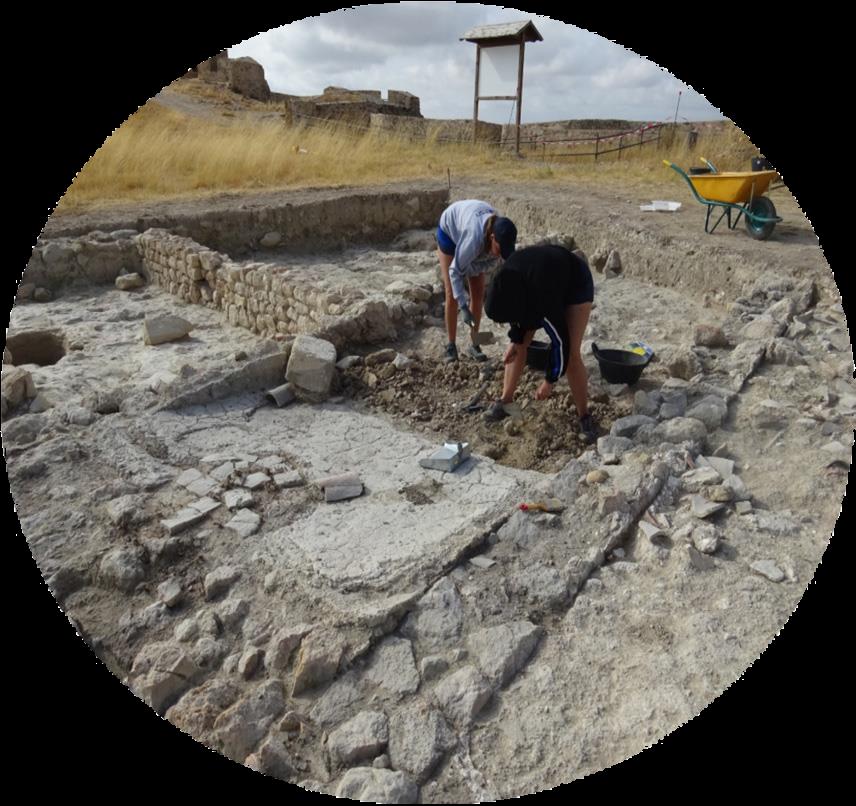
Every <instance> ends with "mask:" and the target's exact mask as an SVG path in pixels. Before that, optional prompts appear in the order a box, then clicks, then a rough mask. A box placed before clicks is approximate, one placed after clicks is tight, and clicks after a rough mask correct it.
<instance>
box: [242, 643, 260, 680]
mask: <svg viewBox="0 0 856 806" xmlns="http://www.w3.org/2000/svg"><path fill="white" fill-rule="evenodd" d="M262 657H263V653H262V651H261V650H260V649H257V648H256V647H250V648H249V649H247V650H245V651H244V653H243V654H242V655H241V657H240V659H239V660H238V674H240V675H241V677H243V678H244V680H249V679H250V678H251V677H252V676H253V675H254V674H255V672H256V669H258V668H259V666H260V665H261V661H262Z"/></svg>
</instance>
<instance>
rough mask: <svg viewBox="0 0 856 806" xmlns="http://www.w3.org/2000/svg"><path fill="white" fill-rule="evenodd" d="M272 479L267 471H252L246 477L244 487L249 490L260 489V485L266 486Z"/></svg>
mask: <svg viewBox="0 0 856 806" xmlns="http://www.w3.org/2000/svg"><path fill="white" fill-rule="evenodd" d="M269 481H270V476H269V475H268V474H267V473H250V475H249V476H247V477H246V478H245V479H244V487H246V488H247V489H248V490H258V489H259V487H264V486H265V484H267V483H268V482H269Z"/></svg>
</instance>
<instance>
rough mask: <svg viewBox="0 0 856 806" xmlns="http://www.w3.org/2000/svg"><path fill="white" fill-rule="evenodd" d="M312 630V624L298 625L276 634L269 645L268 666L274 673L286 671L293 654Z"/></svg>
mask: <svg viewBox="0 0 856 806" xmlns="http://www.w3.org/2000/svg"><path fill="white" fill-rule="evenodd" d="M311 630H312V625H311V624H297V625H295V626H293V627H285V628H284V629H281V630H279V631H277V632H276V633H274V635H273V636H272V637H271V639H270V643H269V644H268V651H267V655H268V664H269V666H270V668H271V669H272V670H274V671H278V670H282V669H285V668H286V667H287V666H288V661H289V660H290V659H291V654H292V652H294V650H295V649H296V648H297V646H298V645H299V644H300V642H301V641H302V640H303V638H304V637H305V636H306V635H308V634H309V633H310V631H311Z"/></svg>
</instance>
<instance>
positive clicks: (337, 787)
mask: <svg viewBox="0 0 856 806" xmlns="http://www.w3.org/2000/svg"><path fill="white" fill-rule="evenodd" d="M310 197H311V194H308V195H307V198H306V199H304V200H302V201H300V202H298V203H292V202H291V201H289V202H287V203H283V204H279V205H277V204H274V203H271V204H267V205H259V206H252V205H250V206H247V207H245V208H243V209H237V210H234V209H233V210H222V209H221V210H217V209H214V208H212V209H209V210H201V211H200V212H199V213H198V214H192V215H188V214H176V215H173V216H170V215H168V214H164V215H163V216H161V217H157V218H155V217H149V218H139V219H138V218H128V219H123V218H121V217H118V218H117V217H110V218H108V219H106V220H105V221H104V224H103V226H102V229H100V230H97V231H91V230H90V229H88V228H82V229H80V228H77V227H76V226H75V225H74V224H73V223H72V224H67V225H64V224H63V222H62V220H57V221H55V222H51V225H50V226H49V228H48V230H47V231H46V233H45V235H44V237H43V238H42V239H41V240H40V242H39V243H38V245H37V247H36V249H35V250H34V254H33V257H32V259H31V261H30V264H29V266H28V268H27V270H26V272H25V278H24V279H25V281H26V282H25V285H26V289H25V292H26V293H25V294H21V297H20V300H19V304H18V305H16V307H15V309H14V311H13V316H12V326H11V328H10V331H9V338H8V340H7V345H6V346H7V350H8V352H7V353H4V368H3V403H4V414H3V416H4V428H3V441H4V448H5V449H6V450H7V452H8V453H7V455H8V456H9V473H10V482H11V486H12V491H13V494H14V497H15V501H16V504H17V506H18V513H19V517H20V520H21V526H22V529H23V531H24V533H25V535H26V536H27V539H28V541H29V543H30V546H31V548H32V550H33V553H34V556H35V557H36V560H37V562H38V564H39V567H40V569H41V570H42V572H43V574H44V576H45V577H46V579H47V580H48V582H49V585H50V587H51V590H52V591H53V593H54V595H55V596H56V598H57V599H58V600H59V602H60V603H61V604H62V606H63V607H64V609H65V610H66V612H68V613H69V615H70V617H72V618H74V619H75V622H76V623H78V624H79V625H80V629H81V631H82V634H84V635H86V636H87V639H88V640H90V641H91V643H92V645H93V646H94V647H97V648H98V649H97V651H98V652H99V653H100V652H104V653H109V656H110V658H111V664H112V668H114V669H115V670H116V671H117V673H118V674H119V675H120V676H121V677H122V678H123V679H124V681H125V682H126V683H127V685H128V686H129V687H130V688H131V689H132V690H133V691H134V692H135V693H136V694H137V695H138V696H139V697H140V698H141V699H143V700H144V701H145V702H146V703H148V704H149V705H150V706H151V707H152V708H153V709H154V710H155V711H157V712H158V713H159V714H162V715H164V716H165V717H166V718H167V719H168V720H169V721H170V722H171V723H172V724H174V725H176V726H178V727H179V728H180V729H182V730H183V731H185V732H187V733H188V734H190V735H191V736H193V737H194V738H195V739H197V740H198V741H200V742H203V743H205V744H206V745H208V746H209V747H212V748H214V749H216V750H217V751H218V752H220V753H222V754H223V755H225V756H226V757H228V758H229V759H232V760H234V761H236V762H238V763H241V764H245V765H246V766H248V767H250V768H252V769H255V770H258V771H260V772H262V773H264V774H265V775H269V776H272V777H276V778H281V779H283V780H287V781H290V782H292V783H298V784H300V785H301V786H303V787H304V788H307V789H310V790H314V791H318V792H324V793H326V794H335V795H337V796H339V797H346V798H354V799H360V800H370V801H375V802H385V803H412V802H417V801H420V802H425V803H428V802H470V801H478V800H495V799H499V798H503V797H513V796H516V795H520V794H524V793H526V792H534V791H537V790H540V789H543V788H545V787H551V786H555V785H557V784H558V783H560V782H562V781H564V780H568V779H569V778H572V777H579V776H582V775H585V774H587V773H590V772H594V771H596V770H597V769H599V768H601V767H604V766H609V765H610V764H614V763H617V762H618V761H620V760H622V759H623V758H624V757H626V755H627V754H628V753H633V752H636V751H637V750H641V749H642V748H643V747H644V746H646V745H648V744H651V743H652V742H654V741H656V740H657V739H658V738H659V737H660V736H662V735H665V734H666V733H669V732H670V731H671V730H673V729H674V728H675V727H677V726H678V725H679V724H681V723H682V722H683V721H685V720H686V719H689V718H691V717H692V716H693V715H695V714H696V713H698V712H699V711H700V710H701V709H702V708H703V707H704V706H705V705H706V704H707V703H709V702H710V701H711V700H712V699H713V698H715V697H716V696H717V695H718V694H719V693H720V692H721V691H722V690H723V689H724V688H725V687H727V686H728V685H729V684H730V683H731V682H732V681H733V680H735V679H736V678H737V677H738V676H739V674H741V673H742V671H743V670H744V669H745V668H746V667H747V666H748V665H749V663H751V662H752V661H753V660H754V659H755V658H756V657H757V655H758V653H759V652H760V651H762V650H763V648H764V646H765V645H766V643H767V642H768V641H769V640H770V639H771V638H772V636H773V635H774V634H775V632H776V630H777V629H778V628H779V627H780V626H781V619H782V618H786V617H787V614H788V613H790V612H791V611H792V609H793V606H794V602H795V600H798V599H799V597H800V595H801V590H802V586H803V585H804V584H805V583H806V582H807V581H808V579H809V578H810V576H811V574H812V573H813V569H814V568H815V566H816V564H817V562H818V559H819V552H820V551H822V546H820V544H819V542H817V541H816V539H815V537H813V533H812V531H811V530H813V529H817V530H818V531H825V532H827V533H828V532H829V527H831V524H832V523H834V518H835V516H836V515H837V506H838V503H839V501H840V493H842V492H843V484H844V478H845V477H846V476H844V475H843V474H846V467H847V466H849V461H850V447H849V446H848V445H847V444H846V443H847V442H849V439H848V438H847V436H846V433H845V432H846V430H847V427H848V424H849V423H850V422H852V419H853V417H854V416H856V397H854V395H853V392H852V388H851V386H850V385H849V384H848V383H846V382H845V378H844V375H843V371H842V370H843V367H844V365H845V364H847V363H848V361H849V364H850V365H852V355H851V354H850V346H849V340H848V339H847V333H846V326H845V322H844V318H843V312H842V311H841V310H840V306H839V305H838V304H837V302H836V299H835V296H834V287H833V286H831V282H830V280H829V278H827V277H826V276H825V275H824V274H823V272H822V270H821V268H822V263H818V264H817V268H816V269H813V270H812V271H811V272H809V273H808V276H805V273H804V272H803V273H794V274H788V273H787V272H786V271H785V270H784V269H783V268H782V266H780V265H778V264H777V263H776V262H775V261H774V260H773V259H770V258H766V257H757V254H756V257H755V258H752V257H751V254H753V253H750V252H745V253H743V254H742V255H741V254H738V252H735V253H734V254H732V255H730V256H728V257H727V259H728V261H729V265H730V266H733V267H734V270H733V271H730V272H729V274H728V277H727V278H725V277H723V276H722V274H721V273H720V274H719V275H718V276H717V277H711V274H712V273H713V272H712V264H711V263H710V262H709V260H708V259H707V258H706V257H704V255H702V256H701V257H699V258H698V259H697V260H694V261H688V260H687V254H688V251H689V246H688V243H681V244H677V245H676V246H675V248H673V249H665V248H664V244H663V240H662V238H661V237H659V236H658V235H657V234H656V232H655V231H647V232H646V231H645V229H644V227H645V224H644V222H641V223H640V222H634V223H632V224H631V225H629V226H628V228H627V229H626V231H623V232H622V233H621V234H620V235H617V234H616V223H615V222H614V221H610V222H605V223H601V224H600V227H601V228H600V229H598V224H597V222H594V221H591V220H584V219H582V218H573V216H575V215H580V216H582V215H584V214H582V213H575V212H574V211H571V212H570V213H569V210H568V206H567V205H566V204H563V203H560V202H556V203H555V204H554V205H551V203H550V201H549V200H544V201H541V202H539V203H537V204H536V203H534V202H533V201H532V200H531V198H530V197H529V196H527V195H526V194H525V193H521V194H519V195H515V194H514V192H513V191H511V192H509V193H508V195H507V196H503V197H502V198H499V199H498V200H497V204H498V205H499V204H501V208H502V209H503V210H504V211H507V213H508V214H509V215H510V216H512V217H513V218H514V219H515V221H516V222H517V223H518V226H519V230H520V233H521V243H526V242H530V243H531V242H534V241H536V240H539V239H541V238H544V237H547V238H548V239H555V238H558V239H559V240H561V241H563V242H567V243H571V242H572V241H574V239H573V238H572V237H570V236H567V235H551V234H550V233H554V232H560V233H572V232H573V233H583V235H582V236H581V237H579V238H578V239H576V241H577V242H578V243H577V245H578V246H582V247H583V248H584V250H586V251H587V253H588V254H589V255H590V257H591V264H592V266H593V268H594V269H595V271H596V272H597V284H598V296H597V300H598V308H597V310H596V311H595V313H594V315H593V319H592V327H591V335H592V337H596V338H601V337H603V336H604V335H606V334H607V333H610V332H613V333H614V332H615V330H616V329H617V328H626V327H628V325H629V324H632V323H634V322H637V321H641V319H640V317H645V321H646V322H647V323H648V327H649V329H650V330H651V331H652V332H654V331H656V332H658V333H659V334H660V337H659V338H660V341H662V345H660V343H659V342H658V357H659V361H658V362H656V363H654V364H652V365H651V367H649V369H648V370H646V375H645V382H644V383H640V388H638V389H629V388H627V387H623V388H621V387H618V388H612V387H607V386H603V385H601V384H599V382H598V381H597V369H596V367H594V366H592V367H591V374H592V380H593V385H594V386H596V387H599V393H602V394H604V395H607V396H609V397H612V398H613V399H616V400H620V401H623V403H622V405H624V406H625V409H626V413H625V416H622V417H619V418H617V419H615V421H614V422H612V423H611V424H610V428H609V433H605V434H604V435H603V436H602V437H601V438H600V440H599V441H598V442H597V444H596V445H595V446H592V447H591V448H589V449H588V450H586V451H584V452H583V453H582V454H580V455H578V456H576V457H574V458H573V459H572V460H570V461H568V462H567V463H565V464H564V465H563V466H562V468H561V469H560V470H559V471H558V472H555V473H541V472H534V471H531V470H521V469H518V468H513V467H509V466H506V465H503V464H502V463H500V462H497V461H493V460H492V459H490V458H488V457H487V456H486V455H484V454H481V453H479V452H478V451H474V452H473V455H472V456H471V457H470V458H469V459H468V460H467V462H465V463H464V464H463V465H462V466H461V467H460V468H459V469H458V470H455V471H454V472H449V473H443V472H442V471H439V470H426V469H424V468H422V467H420V465H419V462H418V459H419V457H422V456H426V455H429V454H430V453H431V451H432V450H433V449H434V447H435V445H436V440H438V439H440V440H441V439H443V438H445V437H447V436H452V435H446V434H441V433H436V434H435V435H434V437H433V438H429V437H426V435H425V432H418V431H416V430H414V429H408V428H406V427H404V426H403V425H402V424H401V422H398V421H397V422H393V423H391V422H390V421H389V420H388V419H386V418H384V417H383V416H380V415H379V414H378V413H377V411H376V410H372V411H366V410H365V409H363V408H361V407H359V406H357V405H355V404H354V402H353V401H351V400H349V399H348V398H347V397H344V396H343V395H342V394H341V393H340V391H341V390H339V389H338V388H337V386H336V383H337V379H341V378H342V377H346V376H348V374H349V373H350V376H349V377H358V378H359V379H361V380H362V381H364V382H365V383H366V384H369V380H368V379H369V378H370V377H373V378H374V384H375V392H376V393H377V396H378V399H381V400H382V399H384V398H383V396H384V395H386V398H388V401H387V402H389V403H392V402H394V401H395V394H396V393H397V392H395V390H394V388H393V383H394V381H395V379H401V378H404V379H408V378H412V379H415V382H416V383H420V380H419V378H420V376H419V375H418V365H419V362H420V357H419V356H416V357H414V356H412V355H405V354H404V353H402V352H401V351H399V350H398V349H397V348H396V347H388V348H385V349H377V347H378V346H380V345H383V344H393V345H395V344H397V343H398V342H397V340H399V339H401V338H402V337H406V336H407V335H408V334H410V333H412V331H413V330H418V329H419V328H428V327H432V326H433V327H436V326H437V325H436V323H433V319H434V318H436V315H437V313H438V306H439V305H440V304H441V301H442V291H441V287H439V285H438V283H437V275H436V257H435V255H434V253H433V248H434V247H433V241H432V236H431V228H432V227H433V226H434V224H435V222H436V220H437V217H438V216H439V212H440V211H441V210H442V208H443V206H444V205H445V204H446V203H447V201H448V197H447V195H446V191H442V192H441V191H436V190H432V191H425V192H421V193H417V192H413V191H412V190H402V191H392V190H383V191H381V190H376V191H364V192H361V193H358V194H352V195H348V194H321V195H320V196H319V197H318V198H310ZM414 228H415V230H414ZM617 242H620V245H621V258H620V259H619V257H618V254H617V249H614V248H608V247H614V246H615V245H616V243H617ZM346 245H347V247H348V248H347V249H343V247H344V246H346ZM381 245H384V248H383V249H382V248H381ZM806 254H807V255H808V254H809V253H808V252H806ZM738 256H739V257H740V258H741V259H740V260H737V259H736V257H738ZM732 258H735V259H732ZM723 259H724V258H723V254H722V253H721V252H720V253H716V254H715V255H713V257H712V258H710V260H715V261H719V260H723ZM753 261H754V262H753ZM767 261H769V262H767ZM23 288H24V285H22V289H23ZM681 291H682V292H683V296H682V295H681ZM705 294H727V295H728V297H729V298H730V299H732V300H733V302H732V304H730V305H729V306H728V307H727V308H725V307H722V308H719V309H717V310H718V311H719V312H720V313H719V315H718V316H714V315H713V314H711V309H712V307H713V306H712V303H711V300H712V299H714V298H713V297H710V296H708V297H705ZM670 310H678V311H679V312H680V317H679V318H680V322H679V323H678V324H680V325H682V326H683V327H684V330H680V329H679V328H678V324H676V320H675V319H674V318H671V319H670V318H669V314H668V312H669V311H670ZM687 323H689V325H688V324H687ZM687 327H688V328H689V330H688V331H687V330H686V328H687ZM670 328H671V330H670ZM421 360H422V361H423V363H424V362H426V361H427V359H426V358H425V357H424V356H423V357H422V358H421ZM456 381H457V378H456V376H455V375H454V373H450V374H449V375H448V376H447V378H446V382H447V383H454V382H456ZM286 384H291V385H292V386H293V391H294V392H295V395H294V396H289V395H284V394H283V395H277V397H276V398H275V400H276V402H272V401H271V399H270V398H269V396H268V395H267V394H266V393H267V392H269V391H270V390H272V389H273V388H274V387H276V388H277V389H279V388H280V387H281V386H282V385H286ZM311 392H316V393H318V396H317V397H312V395H307V393H311ZM389 393H391V394H389ZM294 398H296V399H294ZM39 399H41V400H40V403H39V404H38V405H34V404H35V403H36V401H37V400H39ZM289 401H293V402H289ZM525 416H529V414H528V413H526V415H525ZM515 427H516V428H524V429H525V427H526V424H525V417H524V423H523V425H519V424H516V425H515ZM509 431H513V429H509ZM503 433H505V432H503ZM780 444H784V445H786V446H788V450H790V451H791V453H792V455H798V456H799V458H800V464H801V467H802V468H803V469H804V471H805V473H806V475H807V476H808V478H807V479H805V482H804V484H803V487H800V488H798V489H795V490H794V491H792V492H791V496H792V500H789V499H788V498H787V497H785V496H784V495H782V494H781V493H780V489H781V482H782V473H781V467H780V460H778V459H777V458H776V457H775V456H771V457H770V458H769V460H768V459H767V458H766V454H769V453H771V452H775V451H776V449H777V447H776V446H778V445H780ZM747 445H749V446H750V448H749V449H748V450H750V453H747V452H746V451H747ZM765 461H769V463H770V466H769V469H768V470H767V471H766V472H767V475H768V476H769V478H767V479H766V481H765V475H764V472H762V471H759V469H758V466H759V465H761V466H763V465H764V463H765ZM812 474H817V475H818V476H821V475H822V476H823V478H826V479H829V482H828V483H829V485H830V487H831V489H829V490H825V491H824V492H818V487H817V484H816V482H815V478H814V477H813V475H812ZM765 485H766V486H765ZM521 501H528V502H539V501H542V502H543V501H552V502H558V504H557V505H556V504H552V505H551V508H550V510H549V511H540V510H539V509H538V508H534V509H532V510H530V511H523V510H521V509H520V508H519V506H518V505H519V503H520V502H521ZM799 502H802V503H806V504H810V506H809V507H808V508H807V509H803V510H800V509H798V507H799ZM782 614H785V615H784V616H783V615H782ZM98 624H102V625H103V624H110V625H112V626H111V628H110V629H105V628H103V627H98V626H97V625H98ZM92 630H95V631H96V632H95V634H93V632H92Z"/></svg>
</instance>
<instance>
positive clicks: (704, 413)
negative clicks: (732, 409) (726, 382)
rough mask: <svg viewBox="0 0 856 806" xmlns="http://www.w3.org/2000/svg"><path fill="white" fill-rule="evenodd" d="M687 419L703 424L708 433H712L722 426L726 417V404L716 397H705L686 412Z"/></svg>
mask: <svg viewBox="0 0 856 806" xmlns="http://www.w3.org/2000/svg"><path fill="white" fill-rule="evenodd" d="M686 416H687V417H693V418H695V419H696V420H700V421H701V422H703V423H704V424H705V426H706V427H707V429H708V431H714V430H715V429H717V428H719V427H720V426H721V425H722V421H723V420H724V419H725V418H726V417H727V416H728V404H727V403H726V402H725V401H724V400H723V399H722V398H721V397H718V396H717V395H705V397H703V398H702V399H701V400H700V401H698V402H697V403H695V404H693V406H692V407H691V408H689V409H688V410H687V415H686Z"/></svg>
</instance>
